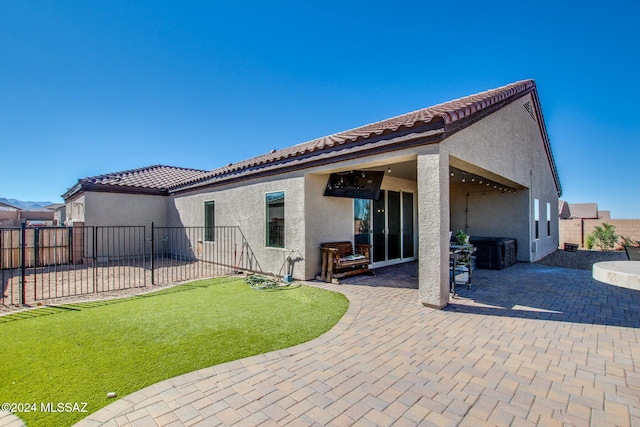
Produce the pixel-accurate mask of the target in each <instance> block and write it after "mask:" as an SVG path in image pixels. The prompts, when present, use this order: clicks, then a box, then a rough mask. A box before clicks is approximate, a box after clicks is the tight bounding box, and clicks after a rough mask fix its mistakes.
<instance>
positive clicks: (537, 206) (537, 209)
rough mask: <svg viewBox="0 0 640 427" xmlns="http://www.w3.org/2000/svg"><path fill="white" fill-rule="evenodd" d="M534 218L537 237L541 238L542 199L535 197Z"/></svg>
mask: <svg viewBox="0 0 640 427" xmlns="http://www.w3.org/2000/svg"><path fill="white" fill-rule="evenodd" d="M533 219H534V221H535V226H534V227H535V238H536V239H539V238H540V200H538V199H533Z"/></svg>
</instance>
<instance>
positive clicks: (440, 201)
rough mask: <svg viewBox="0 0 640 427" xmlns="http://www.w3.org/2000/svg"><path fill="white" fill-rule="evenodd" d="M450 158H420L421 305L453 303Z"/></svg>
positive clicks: (436, 154) (426, 156)
mask: <svg viewBox="0 0 640 427" xmlns="http://www.w3.org/2000/svg"><path fill="white" fill-rule="evenodd" d="M449 222H450V219H449V156H448V155H446V154H444V155H443V154H441V153H435V154H424V155H419V156H418V236H419V241H418V251H419V252H418V256H419V261H418V282H419V294H420V302H421V303H422V304H423V305H425V306H427V307H434V308H443V307H445V306H446V305H447V304H448V303H449V228H450V225H449Z"/></svg>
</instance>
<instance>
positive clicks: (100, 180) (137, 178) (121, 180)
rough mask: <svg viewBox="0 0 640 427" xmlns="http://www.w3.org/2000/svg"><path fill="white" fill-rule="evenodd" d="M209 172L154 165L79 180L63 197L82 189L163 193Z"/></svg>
mask: <svg viewBox="0 0 640 427" xmlns="http://www.w3.org/2000/svg"><path fill="white" fill-rule="evenodd" d="M206 172H207V171H203V170H197V169H187V168H180V167H175V166H164V165H153V166H147V167H143V168H138V169H131V170H126V171H122V172H112V173H107V174H103V175H97V176H90V177H87V178H82V179H79V180H78V184H77V185H76V186H75V187H74V188H72V189H70V190H69V191H68V192H67V193H65V194H64V196H63V197H65V198H67V197H69V196H71V195H73V194H74V193H75V192H77V190H79V189H80V188H82V189H85V190H86V189H91V190H94V191H127V190H129V191H131V192H136V193H139V192H148V193H162V192H166V189H167V188H169V187H171V186H173V185H175V184H176V183H178V182H183V181H188V180H192V179H195V178H196V177H198V176H202V175H203V174H205V173H206Z"/></svg>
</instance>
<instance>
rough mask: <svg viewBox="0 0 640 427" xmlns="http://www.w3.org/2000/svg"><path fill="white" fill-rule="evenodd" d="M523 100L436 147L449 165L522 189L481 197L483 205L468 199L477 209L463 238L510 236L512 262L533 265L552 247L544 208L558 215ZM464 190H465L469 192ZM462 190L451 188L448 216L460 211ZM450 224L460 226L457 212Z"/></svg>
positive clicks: (554, 230) (554, 232) (554, 234)
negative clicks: (537, 229) (536, 204)
mask: <svg viewBox="0 0 640 427" xmlns="http://www.w3.org/2000/svg"><path fill="white" fill-rule="evenodd" d="M527 100H531V98H530V96H529V95H527V96H526V97H523V98H520V99H519V100H516V101H515V102H513V103H511V104H509V105H507V106H505V107H504V108H502V109H500V110H499V111H497V112H495V113H493V114H491V115H489V116H488V117H486V118H484V119H483V120H482V121H480V122H477V123H475V124H473V125H471V126H469V127H468V128H465V129H464V130H462V131H460V132H458V133H456V134H454V135H453V136H451V137H450V138H448V139H447V140H445V141H444V142H443V143H442V144H441V146H442V154H443V155H449V156H451V158H452V159H453V160H452V163H455V162H457V161H460V162H462V163H463V164H470V165H475V166H476V167H478V168H481V169H483V170H485V171H490V172H491V173H493V174H496V175H497V176H499V177H504V178H506V179H507V180H509V181H512V182H513V183H515V184H517V185H519V186H521V187H523V188H524V190H522V191H517V192H516V193H515V194H508V193H507V194H504V195H501V196H500V197H501V198H499V199H496V197H499V196H494V195H491V196H486V197H488V198H487V199H485V200H486V202H484V201H482V200H476V199H477V197H476V196H473V198H474V200H476V201H477V202H478V204H477V205H474V206H473V209H472V211H471V215H470V219H472V220H473V222H470V223H469V227H470V228H469V233H470V234H475V233H476V232H478V233H479V234H482V235H485V234H488V233H490V235H493V236H494V237H515V238H517V239H518V260H520V261H536V260H538V259H540V258H542V257H544V256H545V255H547V254H549V253H551V252H553V251H554V250H555V249H556V248H557V247H558V221H557V216H556V215H552V221H551V237H547V233H546V204H547V203H550V204H551V212H553V213H555V212H558V194H557V190H556V187H555V184H554V180H553V175H552V171H551V168H550V165H549V161H548V159H547V155H546V152H545V149H544V143H543V140H542V137H541V134H540V129H539V127H538V124H537V122H535V121H534V120H533V118H532V117H531V116H530V115H529V113H528V112H527V111H526V110H525V109H524V107H523V104H524V103H525V102H526V101H527ZM472 172H473V171H472ZM490 178H491V177H490ZM469 188H470V190H467V191H473V188H472V187H469ZM467 191H465V190H464V189H462V188H456V189H455V192H454V194H453V197H452V211H455V212H459V211H460V210H463V209H464V197H466V193H467ZM452 192H453V189H452ZM534 199H538V200H539V208H540V212H539V214H540V238H539V239H534V225H533V218H534V212H533V208H534ZM494 201H498V202H497V204H496V203H494ZM529 219H530V221H529ZM452 223H453V224H452V226H455V227H457V228H463V227H461V225H462V226H464V223H463V222H461V218H460V214H459V213H456V214H455V216H453V215H452ZM471 227H473V228H471ZM463 229H464V228H463Z"/></svg>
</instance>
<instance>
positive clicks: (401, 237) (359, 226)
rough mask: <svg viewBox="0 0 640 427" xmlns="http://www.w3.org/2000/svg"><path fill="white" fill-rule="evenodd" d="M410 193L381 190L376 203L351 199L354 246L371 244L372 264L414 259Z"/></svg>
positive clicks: (412, 216) (411, 197)
mask: <svg viewBox="0 0 640 427" xmlns="http://www.w3.org/2000/svg"><path fill="white" fill-rule="evenodd" d="M413 205H414V204H413V193H408V192H404V191H391V190H380V197H379V198H378V200H373V201H370V200H362V199H355V200H354V223H355V227H354V233H355V242H356V243H369V244H373V257H372V262H374V263H383V262H388V261H394V260H401V259H406V258H413V257H414V252H415V251H414V245H415V238H414V225H413V220H414V212H413V208H414V207H413Z"/></svg>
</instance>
